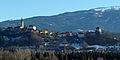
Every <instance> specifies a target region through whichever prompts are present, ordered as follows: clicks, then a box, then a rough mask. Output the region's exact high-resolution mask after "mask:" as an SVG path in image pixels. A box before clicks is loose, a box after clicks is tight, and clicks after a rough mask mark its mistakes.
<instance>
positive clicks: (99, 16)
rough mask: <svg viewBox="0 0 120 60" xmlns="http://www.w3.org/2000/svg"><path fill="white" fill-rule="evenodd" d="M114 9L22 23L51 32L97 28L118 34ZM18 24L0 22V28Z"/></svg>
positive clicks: (29, 19)
mask: <svg viewBox="0 0 120 60" xmlns="http://www.w3.org/2000/svg"><path fill="white" fill-rule="evenodd" d="M107 8H109V7H107ZM107 8H106V9H107ZM111 8H115V7H111ZM116 8H119V9H118V10H113V9H112V10H111V9H110V10H109V11H107V12H106V11H102V10H100V11H96V10H95V8H94V9H89V10H81V11H75V12H65V13H62V14H58V15H52V16H35V17H30V18H26V19H24V21H25V25H36V26H37V27H38V29H42V28H46V29H49V30H52V31H76V30H77V29H82V30H94V29H95V28H96V27H98V26H99V27H102V28H103V29H104V30H107V31H111V32H119V29H120V27H119V23H120V20H119V19H120V17H119V16H120V7H116ZM97 9H98V8H97ZM100 9H101V8H100ZM19 23H20V20H13V21H4V22H0V26H1V27H11V26H12V27H15V26H17V25H18V24H19Z"/></svg>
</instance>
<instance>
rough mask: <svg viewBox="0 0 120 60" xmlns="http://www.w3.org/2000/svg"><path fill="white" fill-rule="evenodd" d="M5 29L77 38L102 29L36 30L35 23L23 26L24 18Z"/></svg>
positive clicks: (96, 32) (93, 33)
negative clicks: (72, 30)
mask: <svg viewBox="0 0 120 60" xmlns="http://www.w3.org/2000/svg"><path fill="white" fill-rule="evenodd" d="M6 30H23V31H26V30H27V31H31V32H37V33H40V34H44V35H49V36H59V37H66V36H78V37H79V38H84V37H85V34H88V35H96V34H102V29H101V27H97V28H96V30H88V31H86V32H83V31H81V32H78V33H73V32H52V31H49V30H47V29H41V30H38V29H37V27H36V26H35V25H29V26H27V27H26V26H25V24H24V20H23V19H21V24H20V25H19V26H16V27H14V28H13V27H8V28H7V29H6ZM45 45H46V46H47V45H49V44H48V43H46V44H45ZM60 46H63V47H64V46H69V44H67V43H64V42H63V44H60Z"/></svg>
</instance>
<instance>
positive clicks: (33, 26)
mask: <svg viewBox="0 0 120 60" xmlns="http://www.w3.org/2000/svg"><path fill="white" fill-rule="evenodd" d="M28 29H29V30H37V27H36V26H35V25H29V27H28Z"/></svg>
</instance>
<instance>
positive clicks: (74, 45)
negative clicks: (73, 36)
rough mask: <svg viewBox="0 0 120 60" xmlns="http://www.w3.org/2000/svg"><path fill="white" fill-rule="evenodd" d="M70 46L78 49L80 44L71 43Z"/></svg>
mask: <svg viewBox="0 0 120 60" xmlns="http://www.w3.org/2000/svg"><path fill="white" fill-rule="evenodd" d="M71 46H72V47H74V48H76V49H79V48H80V46H81V45H80V44H76V43H73V44H72V45H71Z"/></svg>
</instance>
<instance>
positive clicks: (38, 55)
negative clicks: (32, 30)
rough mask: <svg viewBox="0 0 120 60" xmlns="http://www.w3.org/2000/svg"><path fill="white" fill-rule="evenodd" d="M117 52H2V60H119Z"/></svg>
mask: <svg viewBox="0 0 120 60" xmlns="http://www.w3.org/2000/svg"><path fill="white" fill-rule="evenodd" d="M119 59H120V53H116V52H52V51H49V52H39V51H33V50H30V49H26V50H21V49H17V50H13V49H11V50H4V49H1V50H0V60H119Z"/></svg>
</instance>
